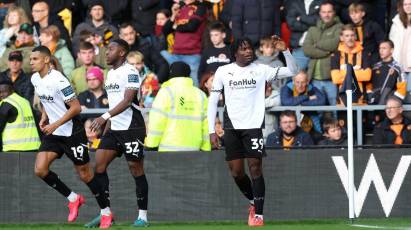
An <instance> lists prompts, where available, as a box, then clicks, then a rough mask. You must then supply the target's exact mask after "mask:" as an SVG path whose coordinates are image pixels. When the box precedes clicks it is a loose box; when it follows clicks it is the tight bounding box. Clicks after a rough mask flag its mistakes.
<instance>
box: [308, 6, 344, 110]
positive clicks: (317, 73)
mask: <svg viewBox="0 0 411 230" xmlns="http://www.w3.org/2000/svg"><path fill="white" fill-rule="evenodd" d="M319 14H320V19H319V20H318V21H317V25H316V26H313V27H310V28H309V29H308V32H307V37H306V38H305V40H304V43H303V49H304V54H305V56H307V57H309V58H310V62H309V64H308V71H307V73H308V76H309V77H310V79H312V83H313V85H314V86H315V87H316V88H317V89H319V90H321V91H322V92H323V93H324V94H325V95H326V96H327V101H328V104H330V105H335V104H336V103H337V87H336V85H335V84H334V83H332V81H331V68H330V57H331V54H332V53H333V52H334V51H336V50H337V47H338V43H339V41H340V38H339V36H338V35H339V33H340V30H341V27H342V24H341V23H340V20H339V19H338V17H337V16H335V10H334V5H333V4H332V3H330V2H328V1H326V2H323V3H321V5H320V11H319Z"/></svg>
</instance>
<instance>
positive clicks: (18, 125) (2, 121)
mask: <svg viewBox="0 0 411 230" xmlns="http://www.w3.org/2000/svg"><path fill="white" fill-rule="evenodd" d="M0 134H1V137H0V151H33V150H37V149H38V148H39V146H40V138H39V134H38V131H37V128H36V123H35V121H34V116H33V112H32V110H31V106H30V102H29V101H28V100H26V99H24V98H23V97H21V96H19V95H18V94H17V93H15V92H14V91H13V83H12V82H11V81H10V79H8V78H5V77H1V78H0Z"/></svg>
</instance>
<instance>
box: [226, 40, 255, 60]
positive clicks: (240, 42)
mask: <svg viewBox="0 0 411 230" xmlns="http://www.w3.org/2000/svg"><path fill="white" fill-rule="evenodd" d="M247 44H248V45H250V46H251V48H252V49H253V53H254V46H253V42H252V41H251V39H249V38H248V37H242V38H238V39H235V40H234V42H233V44H232V45H231V54H232V55H233V58H234V59H235V57H234V55H235V54H236V53H237V51H238V49H239V48H240V47H242V46H244V45H247Z"/></svg>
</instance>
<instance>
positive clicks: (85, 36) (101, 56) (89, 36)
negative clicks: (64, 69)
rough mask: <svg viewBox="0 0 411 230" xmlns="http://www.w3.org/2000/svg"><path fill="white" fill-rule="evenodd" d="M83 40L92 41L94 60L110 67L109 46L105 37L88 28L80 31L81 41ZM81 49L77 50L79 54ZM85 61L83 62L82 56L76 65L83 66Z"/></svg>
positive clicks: (107, 67)
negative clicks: (106, 45)
mask: <svg viewBox="0 0 411 230" xmlns="http://www.w3.org/2000/svg"><path fill="white" fill-rule="evenodd" d="M82 42H90V43H91V44H92V45H93V46H94V62H95V63H96V64H97V65H99V66H102V67H104V68H105V69H109V67H110V66H109V65H107V61H106V51H107V48H106V47H105V46H104V44H103V38H102V37H101V36H100V35H98V34H95V33H93V32H91V31H88V30H83V31H81V32H80V43H79V44H81V43H82ZM78 52H79V50H78V51H77V54H78ZM82 64H83V63H82V62H81V58H78V57H77V59H76V66H77V67H78V66H81V65H82Z"/></svg>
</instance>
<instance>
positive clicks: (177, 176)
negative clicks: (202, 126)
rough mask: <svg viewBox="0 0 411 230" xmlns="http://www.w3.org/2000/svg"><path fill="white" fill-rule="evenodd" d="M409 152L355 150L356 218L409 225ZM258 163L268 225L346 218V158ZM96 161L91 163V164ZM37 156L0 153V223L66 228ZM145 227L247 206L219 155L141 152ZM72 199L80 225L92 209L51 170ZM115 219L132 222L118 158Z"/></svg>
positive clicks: (127, 179)
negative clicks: (405, 220)
mask: <svg viewBox="0 0 411 230" xmlns="http://www.w3.org/2000/svg"><path fill="white" fill-rule="evenodd" d="M408 152H409V150H408V149H378V150H377V149H365V150H355V185H356V194H357V196H356V197H357V198H356V214H357V215H358V216H359V217H410V215H411V214H410V213H411V202H410V200H411V178H410V175H409V173H408V171H409V166H410V163H411V155H407V154H408ZM267 155H268V156H267V157H266V158H265V159H264V175H265V182H266V202H265V213H264V214H265V218H264V219H266V220H285V219H287V220H288V219H313V218H345V217H347V216H348V198H347V193H346V190H345V188H346V186H347V181H348V176H347V171H348V170H347V163H346V162H347V158H346V150H340V149H315V150H302V149H301V150H291V151H283V150H269V151H268V153H267ZM92 159H94V156H92ZM34 160H35V153H27V152H25V153H0V223H27V222H30V223H37V222H64V221H66V218H67V213H68V211H67V208H66V199H65V198H64V197H61V196H60V195H59V194H57V193H56V192H55V191H53V190H52V189H51V188H49V187H48V186H47V185H46V184H45V183H44V182H43V181H41V180H40V179H38V178H36V177H35V176H34V174H33V164H34ZM145 168H146V175H147V178H148V182H149V219H150V220H155V221H216V220H246V218H247V209H248V207H247V200H246V199H245V198H244V197H243V196H242V195H241V194H240V192H239V191H238V189H237V187H236V186H235V184H234V182H233V180H232V178H231V177H230V174H229V172H228V168H227V165H226V163H225V161H224V152H223V151H214V152H190V153H156V152H147V155H146V160H145ZM52 170H53V171H55V172H56V173H57V174H58V175H59V176H60V178H61V179H62V180H63V181H64V182H66V184H67V185H69V186H70V187H71V188H72V189H73V190H74V191H76V192H79V193H82V194H84V195H85V196H86V200H87V202H86V204H85V206H84V207H83V208H82V209H81V210H80V216H79V221H80V222H85V221H87V220H90V219H91V218H93V217H95V216H96V215H97V213H98V206H97V204H96V201H95V199H94V197H92V196H91V194H90V192H89V191H88V188H87V186H86V185H85V184H83V183H82V182H80V180H78V178H77V175H76V174H75V171H74V169H73V167H72V164H71V162H70V161H69V160H68V159H67V158H66V157H63V159H61V160H57V161H56V162H55V163H54V165H53V166H52ZM108 173H109V177H110V190H111V203H112V209H113V211H114V212H115V216H116V219H117V220H119V221H131V220H134V219H135V217H136V214H137V208H136V206H137V205H136V198H135V185H134V181H133V179H132V177H131V176H130V173H129V171H128V169H127V164H126V161H125V160H124V158H119V159H116V160H115V161H114V162H113V163H112V164H111V166H110V167H109V170H108Z"/></svg>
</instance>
